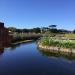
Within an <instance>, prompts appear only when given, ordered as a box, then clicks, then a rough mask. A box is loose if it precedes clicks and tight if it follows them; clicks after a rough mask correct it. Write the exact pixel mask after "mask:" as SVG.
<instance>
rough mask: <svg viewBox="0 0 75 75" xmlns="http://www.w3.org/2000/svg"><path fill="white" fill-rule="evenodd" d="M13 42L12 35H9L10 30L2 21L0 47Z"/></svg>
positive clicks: (0, 24)
mask: <svg viewBox="0 0 75 75" xmlns="http://www.w3.org/2000/svg"><path fill="white" fill-rule="evenodd" d="M9 44H11V36H9V31H8V29H7V28H5V27H4V23H1V22H0V49H1V48H4V47H7V46H8V45H9Z"/></svg>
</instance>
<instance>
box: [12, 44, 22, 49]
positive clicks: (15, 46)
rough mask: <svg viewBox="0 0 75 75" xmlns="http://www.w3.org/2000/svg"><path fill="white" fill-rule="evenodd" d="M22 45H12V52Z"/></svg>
mask: <svg viewBox="0 0 75 75" xmlns="http://www.w3.org/2000/svg"><path fill="white" fill-rule="evenodd" d="M20 45H21V44H15V45H11V50H15V49H16V48H17V47H19V46H20Z"/></svg>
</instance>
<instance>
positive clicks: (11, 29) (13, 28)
mask: <svg viewBox="0 0 75 75" xmlns="http://www.w3.org/2000/svg"><path fill="white" fill-rule="evenodd" d="M8 30H9V31H11V32H16V28H15V27H9V28H8Z"/></svg>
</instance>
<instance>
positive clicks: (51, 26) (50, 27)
mask: <svg viewBox="0 0 75 75" xmlns="http://www.w3.org/2000/svg"><path fill="white" fill-rule="evenodd" d="M56 27H57V25H49V29H56Z"/></svg>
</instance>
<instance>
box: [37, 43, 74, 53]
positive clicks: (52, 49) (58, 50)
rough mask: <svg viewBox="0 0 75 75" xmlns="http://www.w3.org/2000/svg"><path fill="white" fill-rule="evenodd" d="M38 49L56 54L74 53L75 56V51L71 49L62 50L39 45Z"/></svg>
mask: <svg viewBox="0 0 75 75" xmlns="http://www.w3.org/2000/svg"><path fill="white" fill-rule="evenodd" d="M38 48H39V49H41V50H43V51H50V52H54V53H58V52H60V53H72V54H75V49H74V48H73V49H70V48H62V47H54V46H43V45H41V44H38Z"/></svg>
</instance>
